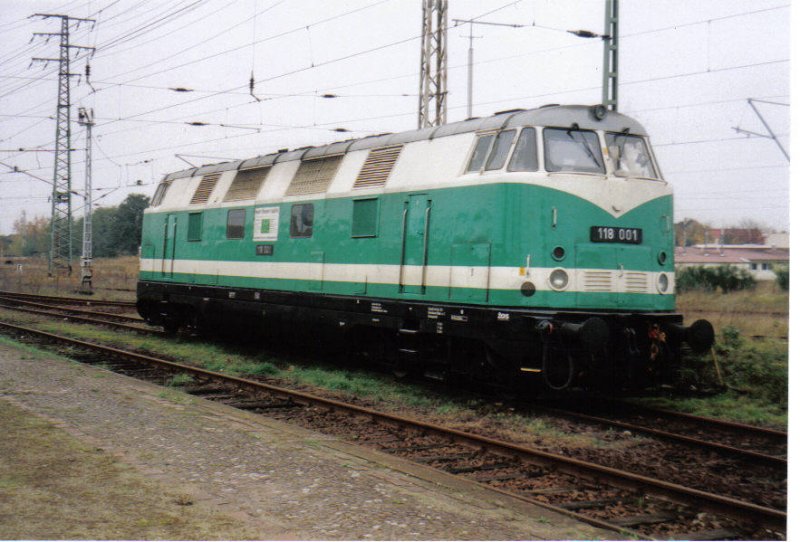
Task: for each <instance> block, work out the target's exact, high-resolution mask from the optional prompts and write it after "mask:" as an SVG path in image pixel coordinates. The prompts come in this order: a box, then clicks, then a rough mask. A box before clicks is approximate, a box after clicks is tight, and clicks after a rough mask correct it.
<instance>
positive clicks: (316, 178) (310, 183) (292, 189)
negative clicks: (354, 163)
mask: <svg viewBox="0 0 800 542" xmlns="http://www.w3.org/2000/svg"><path fill="white" fill-rule="evenodd" d="M341 161H342V156H341V155H339V156H329V157H327V158H318V159H316V160H305V161H303V162H301V163H300V167H299V168H298V169H297V173H295V174H294V178H293V179H292V182H291V184H290V185H289V188H287V189H286V194H285V195H287V196H302V195H304V194H317V193H320V192H325V191H326V190H328V186H330V184H331V180H333V176H334V175H336V171H337V170H338V169H339V164H340V163H341Z"/></svg>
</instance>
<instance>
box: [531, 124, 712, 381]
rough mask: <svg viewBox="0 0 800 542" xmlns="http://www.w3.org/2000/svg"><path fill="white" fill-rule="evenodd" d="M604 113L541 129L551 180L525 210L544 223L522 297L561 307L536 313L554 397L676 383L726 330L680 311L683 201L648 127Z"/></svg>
mask: <svg viewBox="0 0 800 542" xmlns="http://www.w3.org/2000/svg"><path fill="white" fill-rule="evenodd" d="M590 111H591V110H590ZM606 113H607V114H606ZM592 115H593V118H592V117H589V120H586V119H585V117H584V119H583V121H582V122H575V123H572V124H571V125H569V126H551V127H547V126H545V127H544V128H543V129H542V130H541V132H540V134H541V138H542V151H543V157H544V166H545V167H544V169H545V170H546V176H545V177H544V178H543V179H542V180H541V181H539V182H537V183H536V184H537V186H536V187H535V192H533V193H532V194H531V195H530V197H529V198H528V200H527V205H526V206H524V207H523V208H524V209H525V211H523V213H524V214H525V215H527V216H536V217H539V218H538V222H537V224H536V226H537V228H536V232H535V233H532V234H531V236H530V238H528V239H525V240H524V241H525V244H526V246H528V247H531V248H532V253H533V254H536V255H538V258H534V260H535V261H536V262H537V263H538V264H539V265H530V267H528V264H527V263H526V267H525V276H524V277H520V280H522V283H521V285H520V291H521V292H522V294H523V296H524V295H526V292H527V298H526V300H525V302H526V303H527V304H529V306H531V307H537V308H545V307H546V308H547V310H548V311H551V312H549V314H536V315H533V316H532V319H533V322H532V325H533V327H534V333H536V334H537V335H538V338H539V343H540V345H541V346H540V352H539V353H538V356H537V357H539V358H540V360H541V365H540V367H539V368H538V370H539V371H540V372H541V375H542V377H543V380H544V382H545V383H546V384H547V386H548V387H549V388H553V389H562V388H567V387H570V386H573V385H576V384H578V383H580V382H581V381H584V380H592V381H597V380H600V381H604V382H611V383H615V384H621V385H623V386H626V387H627V386H630V387H636V388H638V387H641V386H643V385H647V384H648V383H657V382H665V381H666V382H668V381H670V380H671V378H672V375H674V373H675V370H676V369H677V368H679V367H680V362H681V358H682V355H683V353H685V351H687V350H689V349H691V350H692V351H694V352H705V351H708V350H709V349H710V348H711V346H712V344H713V342H714V329H713V327H712V326H711V324H710V323H709V322H707V321H705V320H699V321H697V322H694V323H692V324H691V325H685V324H684V322H683V317H682V315H680V314H678V313H676V312H675V265H674V257H673V256H674V233H673V194H672V189H671V187H670V186H669V185H668V184H667V183H666V182H665V181H664V179H663V177H662V174H661V172H660V170H659V167H658V165H657V163H656V161H655V158H654V155H653V152H652V148H651V145H650V142H649V140H648V137H647V134H646V133H645V131H644V128H643V127H641V125H639V124H638V123H636V122H635V121H634V120H633V119H630V118H629V117H626V116H624V115H620V114H617V113H611V112H605V111H604V110H603V112H599V109H595V110H594V111H592ZM524 205H525V204H524ZM524 257H526V258H527V259H528V261H529V260H530V259H531V256H529V255H527V254H525V255H524ZM522 271H523V269H522V268H520V275H522V274H523V273H522Z"/></svg>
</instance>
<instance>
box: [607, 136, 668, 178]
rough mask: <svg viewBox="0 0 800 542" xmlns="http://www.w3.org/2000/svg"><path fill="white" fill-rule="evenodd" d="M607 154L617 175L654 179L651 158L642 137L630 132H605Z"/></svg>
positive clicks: (654, 173)
mask: <svg viewBox="0 0 800 542" xmlns="http://www.w3.org/2000/svg"><path fill="white" fill-rule="evenodd" d="M606 145H608V155H609V157H611V163H612V164H613V166H614V175H616V176H618V177H646V178H648V179H655V178H656V172H655V167H653V160H652V159H651V158H650V153H649V152H647V145H645V142H644V138H642V137H641V136H637V135H630V134H613V133H607V134H606Z"/></svg>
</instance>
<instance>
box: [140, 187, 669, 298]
mask: <svg viewBox="0 0 800 542" xmlns="http://www.w3.org/2000/svg"><path fill="white" fill-rule="evenodd" d="M585 182H587V183H591V182H593V183H604V182H605V183H608V182H609V181H608V180H595V179H590V180H587V181H585ZM552 184H553V185H558V180H557V179H555V180H554V181H553V182H552ZM304 204H306V205H307V204H312V205H313V226H312V233H311V235H310V236H308V237H296V238H292V237H291V236H290V230H291V226H290V221H291V220H292V219H293V212H292V208H293V207H298V206H302V205H304ZM236 209H244V212H245V219H244V235H243V238H241V239H228V238H227V236H228V235H227V225H228V214H229V212H230V211H231V210H236ZM257 213H258V220H257V219H256V218H257V217H256V214H257ZM190 215H192V216H191V218H190ZM265 216H266V217H268V218H266V219H265V218H263V217H265ZM276 218H277V219H278V226H277V228H275V226H274V224H272V225H270V223H269V222H270V221H273V220H275V219H276ZM265 220H266V222H265ZM190 222H191V224H190ZM671 225H672V197H671V195H665V196H662V197H657V198H655V199H651V200H649V201H647V202H645V203H644V204H642V205H639V206H637V207H634V208H632V209H630V210H628V211H627V212H625V213H624V214H622V215H620V216H618V217H614V216H613V215H611V214H610V213H608V212H607V211H606V210H604V209H602V208H600V207H599V206H598V205H596V204H594V203H592V202H591V201H587V200H586V199H583V198H581V197H578V196H576V195H575V194H571V193H568V192H564V191H561V190H559V189H557V188H555V187H546V186H541V185H537V184H527V183H524V182H515V183H504V182H496V183H491V184H478V185H471V186H463V187H448V188H437V189H431V190H423V191H413V192H394V193H382V194H372V195H367V196H352V195H349V196H347V197H332V196H328V197H325V198H318V199H307V200H306V199H303V200H297V199H295V200H294V201H283V202H279V203H258V204H253V203H252V202H246V204H245V205H242V206H225V207H222V206H217V207H206V208H201V209H197V210H176V211H175V212H163V213H158V212H149V213H147V214H146V215H145V221H144V228H143V235H142V254H141V257H142V271H141V273H140V279H141V280H143V281H155V282H165V283H181V284H196V285H208V286H222V287H225V286H228V287H236V288H254V289H267V290H283V291H297V292H324V293H326V294H335V295H347V296H365V297H370V298H386V299H417V300H425V301H430V302H452V303H459V304H464V303H466V304H475V305H492V306H502V307H517V308H548V309H594V310H599V309H602V310H612V311H614V310H642V311H648V312H657V311H671V310H673V309H674V295H672V290H671V288H670V290H669V291H667V292H666V293H664V294H662V293H658V291H657V290H656V288H655V281H656V276H657V275H658V274H661V273H665V274H667V275H668V276H669V277H670V284H671V283H672V277H673V275H674V273H673V271H674V268H673V261H672V241H673V237H672V230H671ZM593 226H596V227H604V228H626V229H629V230H630V229H636V231H637V232H638V233H636V235H641V237H642V238H641V239H639V240H638V241H639V242H638V243H635V244H634V243H622V242H613V241H612V242H593V241H592V239H591V236H590V229H591V228H592V227H593ZM165 232H166V234H165ZM556 247H561V248H563V252H564V253H563V257H559V258H556V257H555V256H554V255H553V250H554V249H555V248H556ZM660 253H663V254H664V255H666V259H665V260H662V261H661V262H659V260H658V255H659V254H660ZM555 268H561V269H564V270H566V271H567V272H568V273H569V274H570V284H569V286H568V287H567V288H565V289H564V291H556V290H555V289H553V288H552V287H550V286H549V284H548V282H547V277H548V275H549V273H550V272H551V271H552V270H553V269H555ZM627 277H632V280H633V283H632V285H631V284H628V283H622V282H620V281H622V280H623V278H626V280H627ZM526 282H527V283H532V284H533V287H534V289H535V291H534V292H533V293H532V295H525V294H524V293H523V292H522V291H521V287H522V285H523V283H526ZM527 293H529V294H530V291H529V292H527Z"/></svg>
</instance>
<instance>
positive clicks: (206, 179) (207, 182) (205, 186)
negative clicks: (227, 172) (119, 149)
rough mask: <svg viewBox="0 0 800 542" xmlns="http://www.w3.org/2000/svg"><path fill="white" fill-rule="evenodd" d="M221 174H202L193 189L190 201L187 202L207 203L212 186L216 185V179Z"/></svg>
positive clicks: (212, 189) (192, 203)
mask: <svg viewBox="0 0 800 542" xmlns="http://www.w3.org/2000/svg"><path fill="white" fill-rule="evenodd" d="M221 175H222V173H209V174H208V175H203V178H202V180H201V181H200V184H199V185H197V190H195V191H194V196H192V201H190V202H189V204H190V205H195V204H198V203H208V198H209V197H210V196H211V192H213V191H214V187H215V186H217V181H218V180H219V178H220V176H221Z"/></svg>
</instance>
